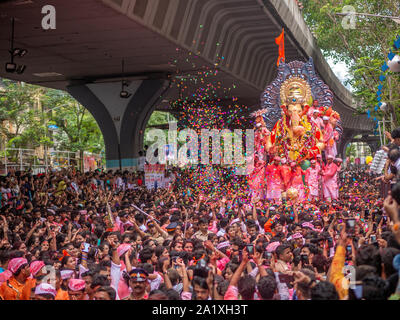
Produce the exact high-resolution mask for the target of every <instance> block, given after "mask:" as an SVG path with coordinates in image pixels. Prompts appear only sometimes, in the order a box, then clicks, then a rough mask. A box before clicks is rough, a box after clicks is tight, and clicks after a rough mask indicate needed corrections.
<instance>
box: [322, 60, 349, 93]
mask: <svg viewBox="0 0 400 320" xmlns="http://www.w3.org/2000/svg"><path fill="white" fill-rule="evenodd" d="M326 61H327V62H328V64H329V66H330V67H331V69H332V71H333V72H334V73H335V75H336V77H338V79H339V80H340V81H341V82H342V84H343V85H344V86H345V87H346V88H347V89H349V90H350V91H352V87H351V86H350V85H345V83H344V82H345V80H346V79H348V78H349V69H348V68H347V66H346V64H345V63H344V62H339V63H335V62H333V59H331V58H328V59H327V60H326Z"/></svg>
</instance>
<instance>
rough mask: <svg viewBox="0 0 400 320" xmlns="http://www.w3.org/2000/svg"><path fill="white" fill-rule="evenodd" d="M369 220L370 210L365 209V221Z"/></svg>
mask: <svg viewBox="0 0 400 320" xmlns="http://www.w3.org/2000/svg"><path fill="white" fill-rule="evenodd" d="M368 218H369V210H368V209H365V211H364V219H368Z"/></svg>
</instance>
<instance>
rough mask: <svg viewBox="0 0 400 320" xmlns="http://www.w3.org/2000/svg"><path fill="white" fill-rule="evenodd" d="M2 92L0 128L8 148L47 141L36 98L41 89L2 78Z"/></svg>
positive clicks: (36, 145) (41, 92)
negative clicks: (3, 87) (3, 86)
mask: <svg viewBox="0 0 400 320" xmlns="http://www.w3.org/2000/svg"><path fill="white" fill-rule="evenodd" d="M3 83H4V85H5V91H4V94H3V95H2V96H0V121H1V122H2V123H3V125H2V126H0V131H1V133H2V134H3V136H4V137H5V138H6V140H7V146H8V147H14V148H25V147H30V148H36V147H38V146H39V145H41V144H44V143H46V144H50V143H51V142H50V140H49V139H47V138H46V130H45V127H44V122H43V114H42V113H41V112H40V110H39V109H38V108H39V105H40V99H41V97H42V96H43V94H44V92H45V90H44V89H43V88H40V87H38V86H33V85H30V84H26V83H22V82H15V81H11V80H6V79H4V80H3Z"/></svg>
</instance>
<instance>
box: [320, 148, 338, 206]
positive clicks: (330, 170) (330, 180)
mask: <svg viewBox="0 0 400 320" xmlns="http://www.w3.org/2000/svg"><path fill="white" fill-rule="evenodd" d="M327 160H328V162H327V164H326V166H325V167H324V169H323V171H322V174H321V175H322V183H323V191H324V198H325V200H328V201H331V200H336V199H337V195H338V185H337V181H336V178H335V177H336V173H337V171H338V169H339V168H338V166H337V165H336V164H335V163H334V162H333V156H331V155H329V156H328V157H327Z"/></svg>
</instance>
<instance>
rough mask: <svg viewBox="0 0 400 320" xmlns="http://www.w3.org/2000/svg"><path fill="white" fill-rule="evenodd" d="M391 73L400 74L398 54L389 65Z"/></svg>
mask: <svg viewBox="0 0 400 320" xmlns="http://www.w3.org/2000/svg"><path fill="white" fill-rule="evenodd" d="M387 65H388V67H389V69H390V71H392V72H400V57H399V56H398V55H397V54H396V55H395V56H394V58H393V59H392V60H391V61H389V62H388V63H387Z"/></svg>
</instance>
